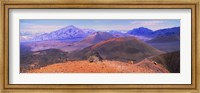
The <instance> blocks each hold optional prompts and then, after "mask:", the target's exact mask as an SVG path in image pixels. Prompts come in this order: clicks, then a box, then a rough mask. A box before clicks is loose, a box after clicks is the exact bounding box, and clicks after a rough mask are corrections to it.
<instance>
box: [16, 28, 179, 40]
mask: <svg viewBox="0 0 200 93" xmlns="http://www.w3.org/2000/svg"><path fill="white" fill-rule="evenodd" d="M26 35H27V36H26ZM127 36H134V37H137V38H140V39H141V40H143V41H145V40H151V39H152V41H157V40H154V39H160V38H161V39H160V40H166V39H167V38H169V39H170V37H173V36H175V37H180V27H173V28H166V29H160V30H156V31H152V30H151V29H148V28H145V27H139V28H135V29H132V30H130V31H128V32H127V33H122V32H121V31H117V30H111V31H107V32H106V31H104V32H103V31H96V30H93V29H80V28H77V27H75V26H73V25H70V26H67V27H64V28H61V29H59V30H56V31H52V32H50V33H44V34H41V35H37V36H30V35H29V34H27V33H20V40H21V42H23V41H48V40H76V39H78V40H84V41H88V42H93V43H98V42H100V41H103V40H107V39H110V38H120V37H127ZM162 38H165V39H162ZM152 41H151V42H152ZM168 41H169V40H168Z"/></svg>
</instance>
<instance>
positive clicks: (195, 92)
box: [0, 0, 200, 93]
mask: <svg viewBox="0 0 200 93" xmlns="http://www.w3.org/2000/svg"><path fill="white" fill-rule="evenodd" d="M1 8H2V9H1V15H2V17H1V20H2V22H1V23H2V24H1V26H2V29H1V34H0V35H1V37H2V38H1V50H2V51H1V54H2V56H1V59H2V60H1V81H2V83H1V85H2V86H1V89H2V90H1V91H2V92H5V93H7V92H8V93H12V92H13V93H15V92H19V91H20V92H38V93H39V92H41V91H43V92H51V91H55V92H61V93H62V92H63V93H64V92H65V93H66V92H75V93H76V92H85V93H90V92H108V93H114V92H115V93H120V92H145V93H146V92H156V93H159V92H161V91H162V92H172V93H199V83H200V82H199V72H200V71H199V66H200V63H199V62H198V61H199V58H198V55H199V54H198V53H199V49H198V47H199V43H198V39H199V1H175V2H172V1H170V2H167V1H163V2H159V1H157V2H156V1H145V2H138V1H130V2H129V1H113V0H111V1H84V2H81V1H64V2H62V1H57V2H56V1H53V2H51V1H42V2H41V1H29V2H28V1H27V2H26V1H19V2H18V1H16V2H15V1H1ZM66 8H67V9H191V20H192V24H191V27H192V29H191V31H192V32H191V33H192V41H191V42H192V44H191V46H192V55H191V56H192V69H191V70H192V71H191V73H192V76H191V77H192V78H191V79H192V80H191V83H192V84H164V85H162V84H100V85H98V84H86V85H84V84H60V85H57V84H48V85H44V84H9V9H66Z"/></svg>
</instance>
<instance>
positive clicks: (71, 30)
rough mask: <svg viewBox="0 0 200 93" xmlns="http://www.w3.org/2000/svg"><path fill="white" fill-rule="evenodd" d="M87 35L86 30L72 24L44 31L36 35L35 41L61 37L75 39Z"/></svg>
mask: <svg viewBox="0 0 200 93" xmlns="http://www.w3.org/2000/svg"><path fill="white" fill-rule="evenodd" d="M87 35H88V32H85V31H84V30H82V29H79V28H77V27H75V26H73V25H70V26H67V27H64V28H61V29H59V30H56V31H53V32H51V33H44V34H42V35H39V36H36V37H35V38H34V40H35V41H41V40H62V39H77V38H84V37H86V36H87Z"/></svg>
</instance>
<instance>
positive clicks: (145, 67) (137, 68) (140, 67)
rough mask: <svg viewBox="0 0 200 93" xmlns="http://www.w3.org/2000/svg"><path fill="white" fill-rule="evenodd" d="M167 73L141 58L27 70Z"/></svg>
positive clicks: (57, 65)
mask: <svg viewBox="0 0 200 93" xmlns="http://www.w3.org/2000/svg"><path fill="white" fill-rule="evenodd" d="M131 72H133V73H134V72H135V73H169V71H168V70H167V69H165V68H164V67H163V66H162V65H161V64H155V63H153V62H151V61H149V60H143V61H141V62H139V63H137V64H131V63H124V62H120V61H107V60H104V61H103V62H98V63H96V62H94V63H90V62H88V61H86V60H85V61H84V60H83V61H76V62H75V61H74V62H72V61H71V62H65V63H57V64H52V65H48V66H46V67H41V68H39V69H32V70H29V71H28V73H131Z"/></svg>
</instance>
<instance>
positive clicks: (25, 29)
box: [20, 23, 63, 35]
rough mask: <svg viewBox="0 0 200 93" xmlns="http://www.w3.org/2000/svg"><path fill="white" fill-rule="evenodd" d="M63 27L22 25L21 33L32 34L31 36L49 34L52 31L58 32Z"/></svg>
mask: <svg viewBox="0 0 200 93" xmlns="http://www.w3.org/2000/svg"><path fill="white" fill-rule="evenodd" d="M62 27H63V26H52V25H37V24H30V23H20V32H22V33H30V34H33V35H35V34H40V33H49V32H51V31H55V30H58V29H60V28H62Z"/></svg>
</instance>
